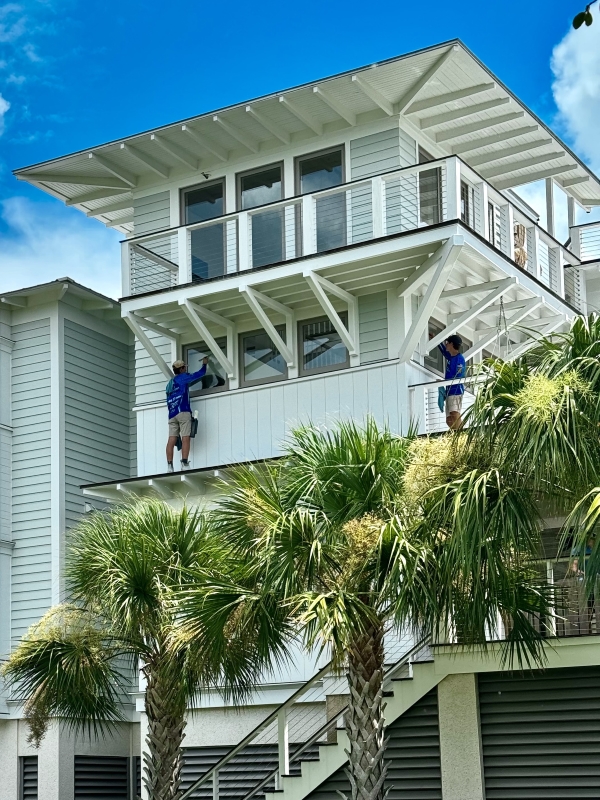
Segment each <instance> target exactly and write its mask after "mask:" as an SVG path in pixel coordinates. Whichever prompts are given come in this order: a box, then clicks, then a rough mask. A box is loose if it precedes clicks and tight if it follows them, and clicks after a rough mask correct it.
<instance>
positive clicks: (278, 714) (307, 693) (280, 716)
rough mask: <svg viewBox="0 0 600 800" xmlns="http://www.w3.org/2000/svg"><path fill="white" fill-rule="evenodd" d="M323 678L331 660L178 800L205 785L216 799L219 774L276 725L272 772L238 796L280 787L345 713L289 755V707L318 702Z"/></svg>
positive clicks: (394, 668)
mask: <svg viewBox="0 0 600 800" xmlns="http://www.w3.org/2000/svg"><path fill="white" fill-rule="evenodd" d="M426 646H427V640H424V639H423V640H419V641H418V642H417V643H416V644H413V645H412V646H411V647H410V648H409V649H408V650H406V651H405V652H404V653H403V654H402V655H401V657H400V658H399V659H398V660H397V661H395V662H394V663H393V664H391V665H390V666H388V667H387V668H385V672H384V682H386V683H387V682H389V681H390V680H391V679H392V678H393V676H394V675H396V674H397V672H398V671H399V670H400V669H401V668H402V667H404V666H407V665H409V664H410V662H411V660H413V659H414V656H416V655H418V654H419V653H420V652H421V651H423V649H424V648H425V647H426ZM327 676H335V673H334V672H333V669H332V662H331V661H330V662H328V663H327V664H326V665H325V666H324V667H322V669H320V670H318V672H316V673H315V674H314V675H313V676H312V678H310V679H309V680H308V681H307V682H306V683H305V684H303V685H302V686H301V687H300V688H299V689H297V690H296V691H295V692H294V693H293V694H292V695H290V697H288V699H287V700H285V701H284V702H283V703H281V705H280V706H278V707H277V708H276V709H275V710H274V711H272V712H271V713H270V714H269V715H268V716H267V717H265V719H264V720H263V721H262V722H260V723H259V724H258V725H257V726H256V727H255V728H254V729H253V730H252V731H250V733H249V734H248V735H247V736H245V737H244V738H243V739H242V740H241V741H240V742H238V744H236V745H234V746H233V747H232V748H231V750H229V752H227V753H226V754H225V755H224V756H223V757H222V758H220V759H219V761H217V763H216V764H215V765H214V766H213V767H211V768H210V769H209V770H207V772H205V773H204V775H202V776H201V777H200V778H198V780H196V781H194V783H192V785H191V786H189V787H188V788H187V789H186V790H185V792H184V793H183V794H182V795H181V800H187V798H190V797H191V796H192V794H194V793H195V792H196V791H197V790H198V789H199V788H200V787H202V786H204V785H205V784H207V783H209V782H210V783H211V784H212V800H219V773H220V772H221V771H222V770H223V768H224V767H225V766H226V765H227V764H229V763H230V762H231V761H232V760H233V759H234V758H235V757H236V756H237V755H239V754H240V753H241V752H242V751H243V750H244V749H245V748H246V747H248V746H249V745H251V744H256V743H257V740H259V739H260V736H261V734H263V732H265V731H266V729H267V728H269V727H270V726H271V725H272V724H274V723H276V725H277V751H278V759H277V761H278V763H277V767H276V768H275V769H274V770H271V771H269V773H268V774H267V775H266V776H265V777H264V778H263V779H261V780H260V781H259V783H257V784H256V785H255V786H254V787H253V788H252V789H251V790H250V791H248V792H247V793H246V794H245V795H244V796H243V797H242V800H249V798H251V797H253V796H254V795H256V794H257V793H258V792H260V790H261V789H262V788H264V787H265V786H267V785H268V784H269V783H271V782H273V781H275V786H276V788H278V789H279V788H281V779H282V777H283V776H285V775H289V773H290V765H291V764H293V763H295V762H297V761H298V760H299V759H300V758H301V756H302V755H303V754H304V753H306V751H307V750H308V749H309V748H311V747H314V746H315V745H316V743H317V742H319V741H320V740H322V739H323V737H324V736H326V735H327V734H329V733H330V732H333V731H334V730H335V729H336V728H337V727H338V724H339V723H340V722H341V720H343V718H344V715H345V714H346V712H347V711H348V705H347V704H346V705H344V706H343V707H342V708H340V709H339V710H338V711H336V712H335V714H333V715H332V716H331V718H330V719H328V720H327V721H326V722H325V724H324V725H321V726H320V727H318V728H317V729H316V730H315V731H314V732H312V733H311V734H310V735H309V736H308V737H307V738H306V740H305V741H303V742H302V744H301V745H300V747H298V748H296V749H295V750H294V752H293V753H292V755H291V756H290V746H289V721H290V715H289V711H290V709H291V708H292V706H295V705H297V704H298V701H300V700H302V701H303V702H305V703H306V702H310V700H311V696H313V702H314V701H316V700H317V699H318V700H320V701H321V702H322V701H323V700H324V698H323V679H324V678H325V677H327ZM333 680H334V687H335V688H336V689H340V688H341V687H342V686H343V685H344V684H346V680H347V679H346V676H345V675H337V676H335V677H334V678H333ZM339 693H341V692H338V694H339Z"/></svg>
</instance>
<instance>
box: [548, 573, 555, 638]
mask: <svg viewBox="0 0 600 800" xmlns="http://www.w3.org/2000/svg"><path fill="white" fill-rule="evenodd" d="M546 580H547V581H548V583H549V585H550V586H554V566H553V564H552V561H546ZM552 594H553V599H554V614H556V594H555V593H554V591H553V593H552ZM550 630H551V632H552V635H553V636H556V616H553V617H551V618H550Z"/></svg>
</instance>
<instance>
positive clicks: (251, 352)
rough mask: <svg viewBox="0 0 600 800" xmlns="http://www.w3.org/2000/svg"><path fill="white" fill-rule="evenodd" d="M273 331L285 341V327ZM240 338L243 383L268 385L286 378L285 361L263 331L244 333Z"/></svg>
mask: <svg viewBox="0 0 600 800" xmlns="http://www.w3.org/2000/svg"><path fill="white" fill-rule="evenodd" d="M275 330H276V331H277V333H278V334H279V335H280V336H281V338H282V339H283V340H284V341H285V327H284V326H279V327H276V328H275ZM240 338H241V340H242V347H241V350H242V359H243V370H244V383H268V382H269V381H276V380H281V379H282V378H285V377H286V376H287V364H286V363H285V359H284V358H283V356H282V355H281V353H280V352H279V350H278V349H277V347H276V346H275V345H274V344H273V342H272V341H271V338H270V337H269V335H268V334H267V333H266V332H265V331H254V332H253V333H244V334H242V335H241V337H240Z"/></svg>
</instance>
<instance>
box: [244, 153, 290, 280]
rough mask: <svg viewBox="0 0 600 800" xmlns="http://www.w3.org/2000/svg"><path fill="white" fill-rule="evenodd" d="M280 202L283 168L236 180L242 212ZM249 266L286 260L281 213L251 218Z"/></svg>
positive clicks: (278, 166) (267, 212)
mask: <svg viewBox="0 0 600 800" xmlns="http://www.w3.org/2000/svg"><path fill="white" fill-rule="evenodd" d="M282 198H283V185H282V167H281V164H276V165H275V166H272V167H267V168H266V169H265V168H262V169H260V170H253V171H252V172H247V173H245V174H243V175H239V176H238V205H239V208H240V209H241V210H242V211H245V210H246V209H249V208H257V207H258V206H264V205H267V203H276V202H277V201H278V200H281V199H282ZM251 219H252V266H253V267H262V266H265V265H266V264H276V263H277V262H279V261H283V260H284V259H285V244H284V234H283V232H284V211H283V208H271V209H266V210H265V211H261V212H257V213H256V214H253V215H252V218H251Z"/></svg>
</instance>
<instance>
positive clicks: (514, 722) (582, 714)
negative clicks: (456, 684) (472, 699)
mask: <svg viewBox="0 0 600 800" xmlns="http://www.w3.org/2000/svg"><path fill="white" fill-rule="evenodd" d="M479 707H480V717H481V736H482V746H483V764H484V773H485V795H486V800H533V799H534V798H536V799H537V798H539V800H541V799H542V798H543V800H550V799H551V798H560V800H571V799H572V798H589V797H595V798H598V797H600V758H599V753H600V667H585V668H577V669H551V670H547V671H545V672H535V673H532V674H528V675H525V676H512V675H510V674H507V673H484V674H481V675H479Z"/></svg>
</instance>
